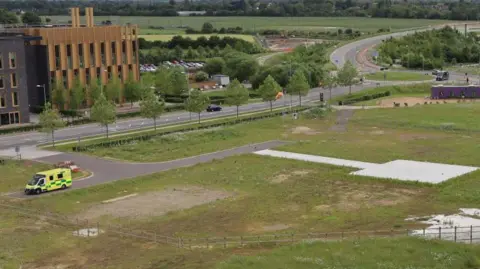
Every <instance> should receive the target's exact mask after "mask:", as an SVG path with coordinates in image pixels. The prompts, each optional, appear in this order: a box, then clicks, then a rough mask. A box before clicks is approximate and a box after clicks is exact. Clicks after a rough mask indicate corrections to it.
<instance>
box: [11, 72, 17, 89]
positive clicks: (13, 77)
mask: <svg viewBox="0 0 480 269" xmlns="http://www.w3.org/2000/svg"><path fill="white" fill-rule="evenodd" d="M10 84H11V86H12V88H16V87H17V86H18V84H17V74H15V73H11V74H10Z"/></svg>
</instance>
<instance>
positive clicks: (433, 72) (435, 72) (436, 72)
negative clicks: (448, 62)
mask: <svg viewBox="0 0 480 269" xmlns="http://www.w3.org/2000/svg"><path fill="white" fill-rule="evenodd" d="M438 72H441V71H440V70H438V69H435V70H433V71H432V75H436V74H438Z"/></svg>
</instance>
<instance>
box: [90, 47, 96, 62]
mask: <svg viewBox="0 0 480 269" xmlns="http://www.w3.org/2000/svg"><path fill="white" fill-rule="evenodd" d="M90 66H95V46H94V45H93V43H91V44H90Z"/></svg>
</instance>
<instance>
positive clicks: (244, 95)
mask: <svg viewBox="0 0 480 269" xmlns="http://www.w3.org/2000/svg"><path fill="white" fill-rule="evenodd" d="M248 99H249V93H248V90H247V88H245V87H244V86H243V85H242V84H241V83H240V82H239V81H238V80H237V79H235V80H233V81H232V82H231V83H230V84H229V85H228V87H227V90H226V91H225V101H226V103H227V104H228V105H231V106H236V107H237V118H238V109H239V107H240V106H241V105H244V104H246V103H248Z"/></svg>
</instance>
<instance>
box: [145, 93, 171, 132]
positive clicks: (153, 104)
mask: <svg viewBox="0 0 480 269" xmlns="http://www.w3.org/2000/svg"><path fill="white" fill-rule="evenodd" d="M164 110H165V102H163V100H159V99H158V96H157V95H156V94H155V92H154V91H153V90H152V89H148V90H147V91H146V93H145V95H144V96H143V97H142V101H141V102H140V112H141V113H142V116H144V117H145V118H148V119H153V128H154V130H155V131H156V130H157V118H158V117H159V116H160V115H161V114H162V113H163V111H164Z"/></svg>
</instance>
